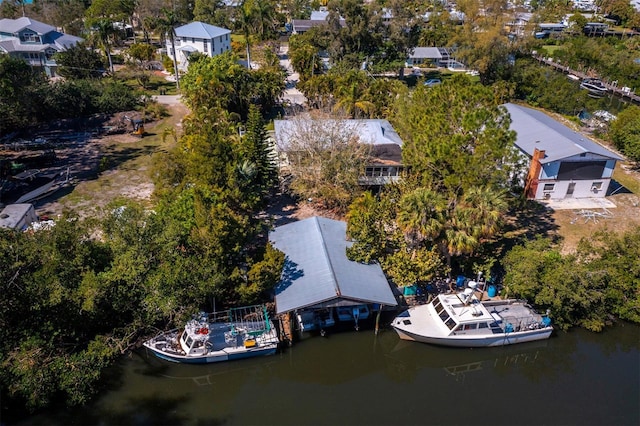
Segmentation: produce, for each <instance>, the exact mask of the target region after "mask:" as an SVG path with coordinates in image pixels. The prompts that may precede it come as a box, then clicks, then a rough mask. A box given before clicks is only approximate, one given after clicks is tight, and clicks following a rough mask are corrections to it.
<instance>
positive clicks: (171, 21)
mask: <svg viewBox="0 0 640 426" xmlns="http://www.w3.org/2000/svg"><path fill="white" fill-rule="evenodd" d="M160 12H161V14H162V15H161V16H160V17H159V18H158V19H157V21H156V28H157V29H158V31H160V33H161V34H162V35H163V37H169V40H170V41H171V53H172V54H171V58H172V59H173V71H174V73H175V76H176V88H177V89H178V90H180V72H179V71H178V60H177V56H178V52H177V51H176V40H175V27H176V26H178V25H179V24H180V20H179V18H178V15H177V14H176V13H175V12H174V11H173V10H171V9H167V8H164V9H162V10H161V11H160Z"/></svg>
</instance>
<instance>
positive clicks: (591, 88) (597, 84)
mask: <svg viewBox="0 0 640 426" xmlns="http://www.w3.org/2000/svg"><path fill="white" fill-rule="evenodd" d="M580 88H581V89H585V90H587V91H588V92H589V96H591V97H592V98H601V97H603V96H604V95H605V94H606V93H607V90H608V89H607V86H605V85H604V84H603V83H602V81H600V80H598V79H597V78H585V79H584V80H582V83H580Z"/></svg>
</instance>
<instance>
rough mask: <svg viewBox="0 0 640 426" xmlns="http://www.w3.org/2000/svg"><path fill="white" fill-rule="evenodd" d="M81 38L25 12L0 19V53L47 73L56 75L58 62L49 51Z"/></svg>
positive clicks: (66, 46) (69, 45) (55, 51)
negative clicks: (19, 15) (13, 16)
mask: <svg viewBox="0 0 640 426" xmlns="http://www.w3.org/2000/svg"><path fill="white" fill-rule="evenodd" d="M81 41H82V39H81V38H80V37H76V36H72V35H68V34H64V33H61V32H59V31H58V30H57V29H56V28H55V27H53V26H51V25H48V24H45V23H42V22H39V21H36V20H34V19H31V18H27V17H25V16H23V17H22V18H18V19H0V53H4V54H8V55H11V56H12V57H15V58H20V59H24V60H25V61H26V62H27V63H28V64H29V65H31V66H32V67H33V68H38V69H41V70H42V71H43V72H44V73H45V74H46V75H47V76H48V77H55V76H56V75H57V68H58V65H57V64H56V61H55V59H54V58H53V55H54V54H56V53H57V52H62V51H65V50H67V49H69V48H71V47H73V46H75V45H76V44H78V43H79V42H81Z"/></svg>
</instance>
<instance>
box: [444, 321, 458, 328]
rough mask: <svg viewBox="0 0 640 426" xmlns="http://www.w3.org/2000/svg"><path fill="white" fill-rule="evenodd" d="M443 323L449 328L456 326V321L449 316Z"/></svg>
mask: <svg viewBox="0 0 640 426" xmlns="http://www.w3.org/2000/svg"><path fill="white" fill-rule="evenodd" d="M444 324H445V325H446V326H447V327H449V330H453V328H454V327H455V326H456V322H455V321H454V320H452V319H451V318H448V319H447V320H446V321H445V322H444Z"/></svg>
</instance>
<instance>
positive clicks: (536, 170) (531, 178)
mask: <svg viewBox="0 0 640 426" xmlns="http://www.w3.org/2000/svg"><path fill="white" fill-rule="evenodd" d="M538 142H539V141H536V143H538ZM544 154H545V152H544V150H540V149H538V148H534V150H533V157H531V163H530V164H529V173H528V174H527V180H526V182H525V184H524V193H525V195H526V197H527V198H528V199H534V198H535V197H536V191H537V190H538V180H539V178H540V170H542V164H541V163H540V159H542V158H544Z"/></svg>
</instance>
